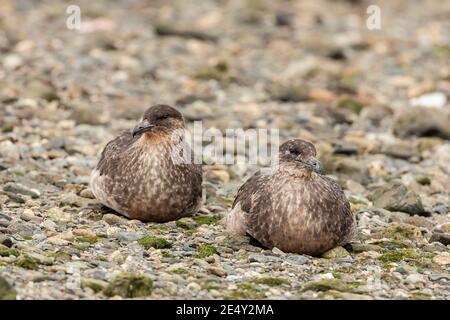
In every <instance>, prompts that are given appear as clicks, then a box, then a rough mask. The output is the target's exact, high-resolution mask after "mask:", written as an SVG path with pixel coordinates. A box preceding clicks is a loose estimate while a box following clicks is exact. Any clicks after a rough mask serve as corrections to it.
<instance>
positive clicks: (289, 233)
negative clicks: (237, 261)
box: [227, 139, 355, 255]
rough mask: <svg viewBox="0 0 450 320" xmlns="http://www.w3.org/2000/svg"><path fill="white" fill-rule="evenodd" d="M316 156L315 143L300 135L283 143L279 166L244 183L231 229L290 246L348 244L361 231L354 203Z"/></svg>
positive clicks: (312, 248)
mask: <svg viewBox="0 0 450 320" xmlns="http://www.w3.org/2000/svg"><path fill="white" fill-rule="evenodd" d="M315 156H316V149H315V148H314V146H313V145H312V144H311V143H309V142H306V141H303V140H300V139H294V140H289V141H287V142H285V143H284V144H283V145H281V147H280V152H279V166H278V167H277V168H274V169H273V170H271V171H270V172H266V173H263V172H257V173H256V174H254V175H253V176H252V177H251V178H250V179H248V180H247V181H246V182H245V183H244V184H243V185H242V187H241V188H240V189H239V191H238V194H237V196H236V199H235V201H234V203H233V209H232V211H231V212H230V213H229V215H228V217H227V226H228V229H229V230H230V231H231V232H232V233H234V234H239V235H245V234H248V235H250V236H251V237H253V238H255V239H256V240H257V241H258V242H260V243H261V244H262V245H263V246H266V247H268V248H273V247H277V248H279V249H281V250H283V251H285V252H296V253H302V254H309V255H320V254H321V253H323V252H325V251H327V250H329V249H332V248H334V247H336V246H339V245H344V244H346V243H347V242H348V241H349V240H350V238H351V237H352V235H353V233H354V231H355V220H354V217H353V215H352V212H351V211H350V205H349V203H348V200H347V199H346V197H345V195H344V193H343V191H342V189H341V188H340V187H339V185H338V184H337V183H336V182H335V181H334V180H333V179H331V178H328V177H326V176H324V175H322V174H321V166H320V163H319V162H318V161H317V160H316V158H315Z"/></svg>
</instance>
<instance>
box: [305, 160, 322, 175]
mask: <svg viewBox="0 0 450 320" xmlns="http://www.w3.org/2000/svg"><path fill="white" fill-rule="evenodd" d="M305 164H307V165H308V166H309V167H310V168H311V169H312V170H313V171H315V172H317V173H318V174H322V173H323V167H322V164H321V163H320V161H319V160H317V159H316V158H314V157H311V158H309V159H308V160H306V161H305Z"/></svg>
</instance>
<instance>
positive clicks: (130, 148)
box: [90, 105, 202, 222]
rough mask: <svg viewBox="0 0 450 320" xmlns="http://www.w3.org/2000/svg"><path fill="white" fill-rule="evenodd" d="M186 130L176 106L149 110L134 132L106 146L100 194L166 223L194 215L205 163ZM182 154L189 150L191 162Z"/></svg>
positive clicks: (98, 173) (95, 184)
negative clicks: (190, 143)
mask: <svg viewBox="0 0 450 320" xmlns="http://www.w3.org/2000/svg"><path fill="white" fill-rule="evenodd" d="M184 129H185V124H184V119H183V116H182V115H181V113H180V112H178V111H177V110H176V109H174V108H172V107H170V106H166V105H155V106H152V107H150V108H149V109H147V111H145V113H144V116H143V118H142V121H141V122H140V123H139V124H138V125H137V126H135V127H134V128H133V129H132V130H131V132H130V131H125V132H123V133H121V134H120V135H119V136H118V137H116V138H115V139H113V140H112V141H110V142H109V143H108V144H107V145H106V147H105V149H104V150H103V152H102V155H101V158H100V161H99V162H98V165H97V167H96V169H95V170H94V171H93V172H92V175H91V183H90V186H91V189H92V192H93V193H94V195H95V197H96V198H97V199H98V200H99V201H100V202H101V203H102V204H104V205H105V206H107V207H109V208H111V209H114V210H115V211H117V212H119V213H120V214H122V215H124V216H126V217H128V218H131V219H139V220H143V221H153V222H165V221H170V220H175V219H178V218H180V217H184V216H188V215H190V214H192V213H195V212H196V211H197V210H198V208H199V207H200V204H201V199H202V167H201V165H200V164H195V163H194V155H193V153H192V152H190V149H189V146H188V145H187V142H186V141H185V136H184V132H185V131H184ZM182 152H187V153H188V154H190V157H189V159H188V161H180V159H181V158H180V156H181V157H182V155H180V153H182ZM189 160H190V161H189Z"/></svg>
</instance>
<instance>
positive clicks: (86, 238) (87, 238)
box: [77, 236, 98, 243]
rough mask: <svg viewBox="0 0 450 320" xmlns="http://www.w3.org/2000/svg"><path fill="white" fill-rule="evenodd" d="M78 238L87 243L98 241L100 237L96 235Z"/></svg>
mask: <svg viewBox="0 0 450 320" xmlns="http://www.w3.org/2000/svg"><path fill="white" fill-rule="evenodd" d="M77 240H78V241H80V242H85V243H96V242H97V241H98V238H97V237H96V236H95V237H89V236H86V237H79V238H77Z"/></svg>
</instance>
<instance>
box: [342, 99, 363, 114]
mask: <svg viewBox="0 0 450 320" xmlns="http://www.w3.org/2000/svg"><path fill="white" fill-rule="evenodd" d="M336 107H337V108H338V109H348V110H350V111H352V112H353V113H356V114H359V113H360V112H361V110H362V109H363V108H364V106H363V105H362V104H361V103H360V102H359V101H357V100H354V99H351V98H345V99H342V100H340V101H339V102H338V104H337V106H336Z"/></svg>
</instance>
